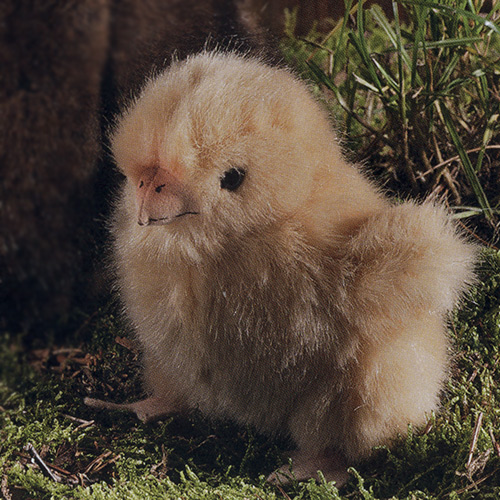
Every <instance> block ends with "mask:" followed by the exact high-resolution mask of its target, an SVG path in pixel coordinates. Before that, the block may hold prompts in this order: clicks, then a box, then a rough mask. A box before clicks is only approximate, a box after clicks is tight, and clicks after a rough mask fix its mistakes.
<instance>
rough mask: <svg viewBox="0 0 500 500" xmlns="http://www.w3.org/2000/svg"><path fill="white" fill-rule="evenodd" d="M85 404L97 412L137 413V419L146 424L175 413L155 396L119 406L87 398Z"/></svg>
mask: <svg viewBox="0 0 500 500" xmlns="http://www.w3.org/2000/svg"><path fill="white" fill-rule="evenodd" d="M83 402H84V403H85V404H86V405H87V406H90V407H91V408H95V409H97V410H120V411H128V412H131V413H135V415H136V416H137V418H138V419H139V420H141V421H142V422H144V423H147V422H153V421H154V420H158V419H159V418H161V417H164V416H165V415H169V414H171V413H173V412H174V411H173V410H172V408H169V407H168V405H166V404H165V401H163V400H161V399H159V398H156V397H154V396H150V397H149V398H146V399H143V400H141V401H135V402H134V403H122V404H118V403H111V402H109V401H103V400H101V399H94V398H85V399H84V400H83Z"/></svg>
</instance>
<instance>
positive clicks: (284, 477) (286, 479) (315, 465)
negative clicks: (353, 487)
mask: <svg viewBox="0 0 500 500" xmlns="http://www.w3.org/2000/svg"><path fill="white" fill-rule="evenodd" d="M290 458H291V459H292V466H291V468H290V465H288V464H287V465H283V466H282V467H280V468H279V469H278V470H276V471H275V472H273V473H272V474H271V475H270V476H268V478H267V481H268V482H270V483H273V484H280V485H286V484H289V483H290V481H291V480H292V479H295V480H297V481H304V480H307V479H310V478H314V479H319V475H318V471H321V473H322V475H323V476H324V478H325V480H326V481H335V483H336V486H337V488H340V487H341V486H342V485H344V484H345V483H346V482H347V479H348V478H349V474H348V473H347V466H346V465H345V462H344V460H343V459H342V457H341V456H340V454H338V453H336V452H333V451H324V452H322V453H320V454H310V453H304V452H302V451H300V450H298V451H297V452H295V453H292V454H291V455H290Z"/></svg>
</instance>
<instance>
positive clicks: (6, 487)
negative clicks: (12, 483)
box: [0, 475, 12, 500]
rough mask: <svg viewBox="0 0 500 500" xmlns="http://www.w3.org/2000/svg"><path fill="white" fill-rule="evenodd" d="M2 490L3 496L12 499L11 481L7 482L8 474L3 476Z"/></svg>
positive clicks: (0, 486) (7, 499)
mask: <svg viewBox="0 0 500 500" xmlns="http://www.w3.org/2000/svg"><path fill="white" fill-rule="evenodd" d="M0 488H1V489H0V491H1V492H2V496H3V498H4V499H5V500H12V495H11V494H10V491H9V483H8V482H7V475H4V476H3V477H2V484H1V485H0Z"/></svg>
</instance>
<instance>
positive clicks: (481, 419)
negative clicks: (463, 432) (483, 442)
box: [465, 412, 483, 469]
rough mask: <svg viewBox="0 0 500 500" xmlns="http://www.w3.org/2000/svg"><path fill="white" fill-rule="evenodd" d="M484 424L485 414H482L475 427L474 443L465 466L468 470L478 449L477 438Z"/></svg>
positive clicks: (471, 444) (472, 442)
mask: <svg viewBox="0 0 500 500" xmlns="http://www.w3.org/2000/svg"><path fill="white" fill-rule="evenodd" d="M482 423H483V412H480V413H479V415H478V416H477V420H476V425H475V426H474V434H473V435H472V441H471V443H470V449H469V459H468V460H467V465H466V466H465V467H466V469H468V468H469V467H470V464H471V463H472V457H473V455H474V451H475V449H476V444H477V438H478V437H479V431H480V430H481V425H482Z"/></svg>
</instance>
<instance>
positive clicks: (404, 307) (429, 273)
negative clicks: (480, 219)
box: [342, 203, 477, 459]
mask: <svg viewBox="0 0 500 500" xmlns="http://www.w3.org/2000/svg"><path fill="white" fill-rule="evenodd" d="M476 253H477V251H476V249H475V247H474V246H473V245H470V244H469V243H467V242H466V241H465V240H464V238H462V237H461V236H460V235H458V233H457V231H456V230H455V229H454V227H453V224H452V222H451V221H450V219H449V217H448V216H447V214H446V212H445V210H444V209H442V208H439V207H437V206H435V205H433V204H431V203H424V204H422V205H418V204H414V203H405V204H402V205H398V206H391V207H389V208H387V209H385V210H383V211H382V212H379V213H378V214H377V215H376V216H373V217H372V218H371V219H370V220H369V221H367V222H366V224H364V225H363V226H362V227H361V228H360V230H359V232H358V233H357V234H356V235H355V236H354V237H353V238H352V239H351V240H350V241H349V249H348V251H347V254H346V255H348V257H346V258H347V259H349V261H350V266H349V267H350V271H349V274H350V276H349V279H348V280H347V281H348V283H349V285H348V288H349V289H350V290H349V293H350V294H351V297H352V299H353V300H352V302H351V303H350V306H349V307H350V308H351V310H350V316H351V319H350V323H351V325H352V328H353V330H354V331H356V332H357V334H358V336H359V338H360V343H359V345H360V348H359V353H358V356H357V358H356V362H355V363H354V364H353V365H352V366H351V370H352V371H351V372H350V376H349V380H350V384H349V385H350V390H349V394H348V396H347V401H346V407H345V413H344V422H343V426H342V427H343V434H344V436H355V438H354V439H345V440H344V443H343V452H344V453H345V454H346V456H348V457H350V458H351V459H358V458H361V457H363V456H365V455H367V454H368V453H369V452H370V450H371V448H372V447H373V446H375V445H377V444H383V443H388V442H389V441H391V440H392V439H393V438H395V437H396V436H397V435H398V434H405V433H406V430H407V426H408V424H412V425H413V426H416V427H419V426H422V425H424V424H425V422H426V419H427V418H428V417H429V415H430V414H431V412H433V411H435V410H437V409H438V408H439V400H440V394H441V391H442V389H443V386H444V382H445V380H446V378H447V376H448V372H449V359H450V344H449V339H448V335H447V328H446V317H447V313H449V311H450V310H451V309H452V308H453V307H454V306H455V305H456V304H457V302H458V301H459V300H460V298H461V297H462V296H463V294H464V293H465V291H466V290H467V287H468V286H469V285H470V283H472V282H473V280H474V263H475V259H476Z"/></svg>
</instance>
